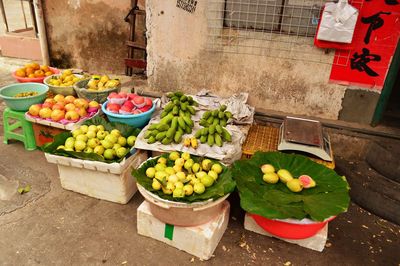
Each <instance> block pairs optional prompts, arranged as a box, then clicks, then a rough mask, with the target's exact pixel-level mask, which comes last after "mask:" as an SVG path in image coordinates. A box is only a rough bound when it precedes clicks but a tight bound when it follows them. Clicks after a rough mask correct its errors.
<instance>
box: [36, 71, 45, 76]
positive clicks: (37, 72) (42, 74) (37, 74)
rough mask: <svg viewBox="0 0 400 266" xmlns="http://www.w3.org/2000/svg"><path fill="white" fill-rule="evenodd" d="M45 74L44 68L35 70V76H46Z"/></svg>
mask: <svg viewBox="0 0 400 266" xmlns="http://www.w3.org/2000/svg"><path fill="white" fill-rule="evenodd" d="M44 76H45V74H44V72H43V70H36V71H35V77H37V78H40V77H44Z"/></svg>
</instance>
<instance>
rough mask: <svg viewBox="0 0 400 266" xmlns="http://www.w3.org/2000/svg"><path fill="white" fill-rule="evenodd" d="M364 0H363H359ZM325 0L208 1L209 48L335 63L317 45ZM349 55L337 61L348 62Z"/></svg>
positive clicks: (226, 51) (345, 63) (210, 49)
mask: <svg viewBox="0 0 400 266" xmlns="http://www.w3.org/2000/svg"><path fill="white" fill-rule="evenodd" d="M359 1H362V0H359ZM324 4H325V1H324V0H209V6H208V10H207V19H208V28H209V30H208V42H207V50H209V51H214V52H223V53H235V54H252V55H261V56H271V57H277V58H284V59H293V60H302V61H311V62H319V63H326V64H332V57H333V53H332V55H331V56H327V55H326V53H327V50H324V49H318V48H316V47H314V36H315V33H316V29H317V25H318V22H319V19H320V15H321V11H322V9H323V6H324ZM344 56H345V57H347V58H342V60H336V61H335V62H334V63H337V64H343V65H347V63H348V57H349V56H350V54H347V56H346V55H344Z"/></svg>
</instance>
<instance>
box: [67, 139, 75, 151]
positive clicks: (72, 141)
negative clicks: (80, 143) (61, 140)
mask: <svg viewBox="0 0 400 266" xmlns="http://www.w3.org/2000/svg"><path fill="white" fill-rule="evenodd" d="M74 145H75V138H74V137H69V138H67V139H66V140H65V144H64V146H65V148H67V149H73V148H74Z"/></svg>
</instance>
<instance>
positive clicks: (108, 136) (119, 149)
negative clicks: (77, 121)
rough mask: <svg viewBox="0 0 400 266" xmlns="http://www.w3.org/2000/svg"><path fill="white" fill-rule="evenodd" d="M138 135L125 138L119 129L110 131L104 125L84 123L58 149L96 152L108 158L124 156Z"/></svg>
mask: <svg viewBox="0 0 400 266" xmlns="http://www.w3.org/2000/svg"><path fill="white" fill-rule="evenodd" d="M135 141H136V137H135V136H129V137H128V138H125V137H124V136H122V135H121V132H120V131H119V130H118V129H113V130H111V132H108V131H106V130H105V129H104V126H102V125H97V126H96V125H90V126H88V125H82V126H81V127H80V128H78V129H75V130H73V131H72V137H69V138H67V139H66V140H65V143H64V145H60V146H58V147H57V149H63V150H66V151H76V152H85V153H96V154H98V155H101V156H103V157H104V158H105V159H107V160H113V159H114V158H116V157H117V158H123V157H125V155H126V154H127V153H128V152H129V150H130V149H131V147H133V146H134V145H135Z"/></svg>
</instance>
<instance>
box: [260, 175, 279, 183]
mask: <svg viewBox="0 0 400 266" xmlns="http://www.w3.org/2000/svg"><path fill="white" fill-rule="evenodd" d="M263 180H264V181H265V182H267V183H269V184H275V183H278V181H279V176H278V175H277V174H276V173H271V172H270V173H265V174H264V175H263Z"/></svg>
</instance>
